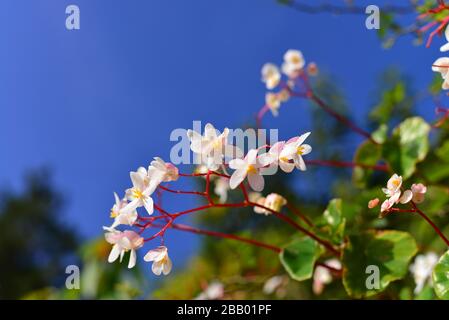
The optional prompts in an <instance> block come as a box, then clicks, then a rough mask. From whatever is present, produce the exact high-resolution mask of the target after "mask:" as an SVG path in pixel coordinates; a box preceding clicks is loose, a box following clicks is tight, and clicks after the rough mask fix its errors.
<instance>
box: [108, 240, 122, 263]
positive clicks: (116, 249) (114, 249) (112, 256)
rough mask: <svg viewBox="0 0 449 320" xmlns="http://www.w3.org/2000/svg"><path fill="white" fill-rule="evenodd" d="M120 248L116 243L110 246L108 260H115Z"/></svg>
mask: <svg viewBox="0 0 449 320" xmlns="http://www.w3.org/2000/svg"><path fill="white" fill-rule="evenodd" d="M120 252H121V249H120V246H119V245H118V244H114V246H113V247H112V250H111V253H109V257H108V262H109V263H112V262H114V261H115V260H117V258H118V256H119V255H120Z"/></svg>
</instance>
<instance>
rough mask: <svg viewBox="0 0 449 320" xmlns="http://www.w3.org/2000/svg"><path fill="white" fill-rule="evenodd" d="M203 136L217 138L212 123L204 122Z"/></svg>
mask: <svg viewBox="0 0 449 320" xmlns="http://www.w3.org/2000/svg"><path fill="white" fill-rule="evenodd" d="M204 136H205V137H206V138H208V139H216V138H217V131H216V130H215V128H214V126H213V125H212V124H210V123H208V124H206V126H205V127H204Z"/></svg>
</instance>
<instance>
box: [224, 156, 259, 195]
mask: <svg viewBox="0 0 449 320" xmlns="http://www.w3.org/2000/svg"><path fill="white" fill-rule="evenodd" d="M257 152H258V150H257V149H252V150H250V151H249V152H248V154H247V155H246V157H245V158H244V159H233V160H231V161H230V162H229V167H230V168H231V169H234V170H235V171H234V173H233V174H232V176H231V179H230V180H229V186H230V187H231V189H235V188H237V187H238V186H239V185H240V183H242V182H243V180H245V178H246V177H248V182H249V185H250V186H251V188H252V189H253V190H254V191H262V190H263V188H264V185H265V181H264V179H263V177H262V176H261V175H260V168H261V167H262V165H261V164H260V163H259V161H258V159H257Z"/></svg>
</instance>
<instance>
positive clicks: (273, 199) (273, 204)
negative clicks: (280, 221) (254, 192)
mask: <svg viewBox="0 0 449 320" xmlns="http://www.w3.org/2000/svg"><path fill="white" fill-rule="evenodd" d="M257 204H260V205H262V206H264V207H266V208H268V209H271V210H273V211H277V212H279V211H280V210H281V209H282V207H283V206H285V205H286V204H287V200H286V199H285V198H284V197H283V196H281V195H279V194H277V193H270V194H269V195H268V196H267V197H266V198H264V197H262V198H259V199H258V200H257ZM254 211H255V212H256V213H260V214H265V215H270V214H271V213H272V212H271V211H270V210H267V209H265V208H260V207H257V206H256V207H254Z"/></svg>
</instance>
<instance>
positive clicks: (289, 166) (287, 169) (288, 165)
mask: <svg viewBox="0 0 449 320" xmlns="http://www.w3.org/2000/svg"><path fill="white" fill-rule="evenodd" d="M279 166H280V167H281V169H282V171H284V172H286V173H290V172H292V171H293V169H294V168H295V165H294V164H293V163H290V162H286V161H282V160H281V161H279Z"/></svg>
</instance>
